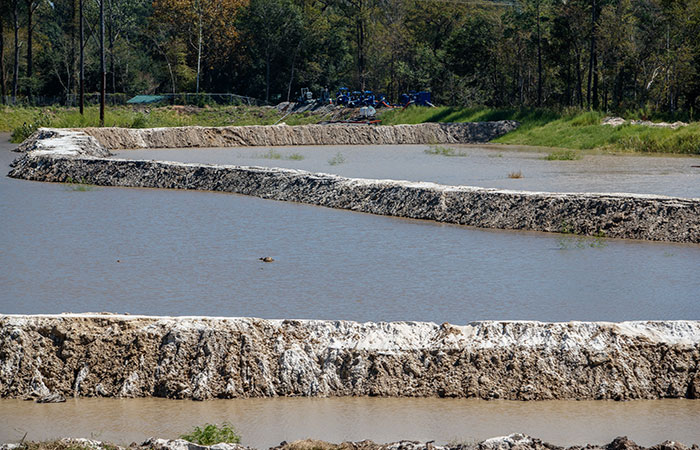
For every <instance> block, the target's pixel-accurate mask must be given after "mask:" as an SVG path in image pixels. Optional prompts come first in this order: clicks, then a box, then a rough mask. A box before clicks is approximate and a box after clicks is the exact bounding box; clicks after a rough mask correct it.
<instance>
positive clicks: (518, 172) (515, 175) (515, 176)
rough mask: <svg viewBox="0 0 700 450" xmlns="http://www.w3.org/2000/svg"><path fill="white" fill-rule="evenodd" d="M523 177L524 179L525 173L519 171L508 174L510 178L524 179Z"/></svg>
mask: <svg viewBox="0 0 700 450" xmlns="http://www.w3.org/2000/svg"><path fill="white" fill-rule="evenodd" d="M522 177H523V173H522V172H521V171H519V170H518V171H517V172H509V173H508V178H522Z"/></svg>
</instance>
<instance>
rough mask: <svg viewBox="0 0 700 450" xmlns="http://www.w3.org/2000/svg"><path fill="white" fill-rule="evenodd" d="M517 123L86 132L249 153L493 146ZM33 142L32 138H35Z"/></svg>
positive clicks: (120, 141) (117, 145)
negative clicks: (285, 148)
mask: <svg viewBox="0 0 700 450" xmlns="http://www.w3.org/2000/svg"><path fill="white" fill-rule="evenodd" d="M517 127H518V123H517V122H515V121H512V120H502V121H498V122H471V123H421V124H417V125H393V126H381V125H380V126H358V125H347V124H331V125H298V126H293V127H292V126H287V125H276V126H262V125H252V126H242V127H174V128H147V129H135V128H84V129H81V130H76V131H81V132H84V133H86V134H88V135H90V136H92V137H94V138H95V139H96V140H97V141H98V142H99V143H100V144H101V145H102V146H103V147H104V148H106V149H112V150H114V149H129V148H184V147H245V146H279V145H356V144H377V145H387V144H432V143H436V144H450V143H479V142H488V141H490V140H492V139H495V138H497V137H499V136H502V135H504V134H506V133H507V132H509V131H513V130H514V129H516V128H517ZM30 139H31V138H30Z"/></svg>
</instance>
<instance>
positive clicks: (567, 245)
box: [557, 222, 608, 250]
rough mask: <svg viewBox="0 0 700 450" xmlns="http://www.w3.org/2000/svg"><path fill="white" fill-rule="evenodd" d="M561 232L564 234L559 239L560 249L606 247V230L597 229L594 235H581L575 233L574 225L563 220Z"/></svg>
mask: <svg viewBox="0 0 700 450" xmlns="http://www.w3.org/2000/svg"><path fill="white" fill-rule="evenodd" d="M560 233H562V234H563V235H564V236H562V237H560V238H559V239H558V241H557V243H558V245H559V250H574V249H584V248H605V247H607V246H608V243H607V242H606V241H605V232H604V231H597V232H595V233H594V234H593V235H592V236H580V235H576V234H574V231H573V227H572V226H571V225H569V224H568V223H567V222H562V225H561V229H560Z"/></svg>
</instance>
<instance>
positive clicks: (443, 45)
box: [0, 0, 700, 114]
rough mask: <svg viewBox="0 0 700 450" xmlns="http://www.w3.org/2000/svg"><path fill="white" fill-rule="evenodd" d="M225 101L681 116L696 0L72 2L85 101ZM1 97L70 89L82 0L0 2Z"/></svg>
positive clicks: (690, 92) (692, 93)
mask: <svg viewBox="0 0 700 450" xmlns="http://www.w3.org/2000/svg"><path fill="white" fill-rule="evenodd" d="M100 1H104V2H105V4H104V9H105V48H106V59H107V61H106V62H107V92H108V93H126V94H129V95H131V94H137V93H166V92H196V91H198V92H217V93H220V92H231V93H236V94H241V95H247V96H251V97H256V98H259V99H263V100H266V101H269V102H271V103H274V102H278V101H284V100H287V99H294V98H295V97H297V96H298V92H299V89H300V88H301V87H309V88H311V89H312V90H314V91H315V92H319V91H320V90H321V89H323V88H324V87H328V88H329V89H330V90H331V91H332V90H334V89H335V88H337V87H338V86H341V85H346V86H348V87H350V88H351V90H354V89H357V90H360V89H372V90H374V91H377V92H382V93H384V94H386V95H387V96H388V97H389V98H390V99H392V100H396V99H397V98H398V96H399V94H401V93H402V92H405V91H409V90H430V91H431V92H432V93H433V99H434V101H435V102H437V103H441V104H451V105H474V104H481V105H489V106H496V107H522V106H525V107H532V106H543V107H557V108H563V107H569V106H573V107H580V108H592V109H603V110H616V111H624V110H635V111H639V110H644V111H655V112H669V113H678V112H679V111H680V112H685V113H689V112H690V114H692V112H691V111H694V110H695V111H697V109H698V107H699V106H700V0H513V1H509V2H506V1H501V2H499V1H493V2H491V1H480V0H479V1H473V2H470V1H463V0H83V1H82V3H83V10H84V16H85V20H84V24H85V41H84V48H85V54H86V60H85V74H86V89H87V91H88V92H94V91H96V90H98V89H99V82H100V59H99V53H98V52H99V18H98V9H99V2H100ZM1 5H2V6H1V7H0V8H1V9H0V18H1V20H0V35H1V36H2V40H0V62H1V67H0V74H1V77H2V78H1V79H0V86H1V88H2V95H3V98H4V99H6V100H10V101H11V100H12V99H13V98H15V97H17V98H19V99H26V98H35V99H38V98H41V97H55V98H59V99H61V98H62V99H65V100H68V101H70V99H71V98H74V97H73V96H74V95H75V94H76V92H77V89H78V82H77V80H78V55H79V46H80V39H79V33H78V29H79V10H80V0H50V1H49V0H2V4H1Z"/></svg>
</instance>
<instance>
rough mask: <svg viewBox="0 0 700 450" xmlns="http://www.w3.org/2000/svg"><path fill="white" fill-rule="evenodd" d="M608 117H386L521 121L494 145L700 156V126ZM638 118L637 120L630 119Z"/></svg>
mask: <svg viewBox="0 0 700 450" xmlns="http://www.w3.org/2000/svg"><path fill="white" fill-rule="evenodd" d="M605 115H606V114H604V113H602V112H598V111H581V110H576V109H570V110H564V111H554V110H546V109H493V108H486V107H479V108H455V107H437V108H429V107H420V106H411V107H408V108H405V109H398V108H396V109H392V110H389V111H387V112H384V113H383V114H382V116H381V119H382V123H383V124H385V125H395V124H402V123H405V124H414V123H423V122H480V121H492V120H516V121H518V122H520V127H518V129H516V130H514V131H511V132H510V133H508V134H506V135H504V136H501V137H500V138H498V139H494V140H493V141H492V142H495V143H501V144H511V145H528V146H538V147H557V148H564V149H572V150H590V149H610V150H616V151H630V152H640V153H679V154H688V155H700V122H692V123H690V124H689V125H688V126H687V127H680V128H678V129H676V130H672V129H670V128H654V127H647V126H643V125H629V124H625V125H621V126H618V127H612V126H610V125H601V121H602V119H603V117H605ZM628 118H635V117H633V116H632V117H628Z"/></svg>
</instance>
